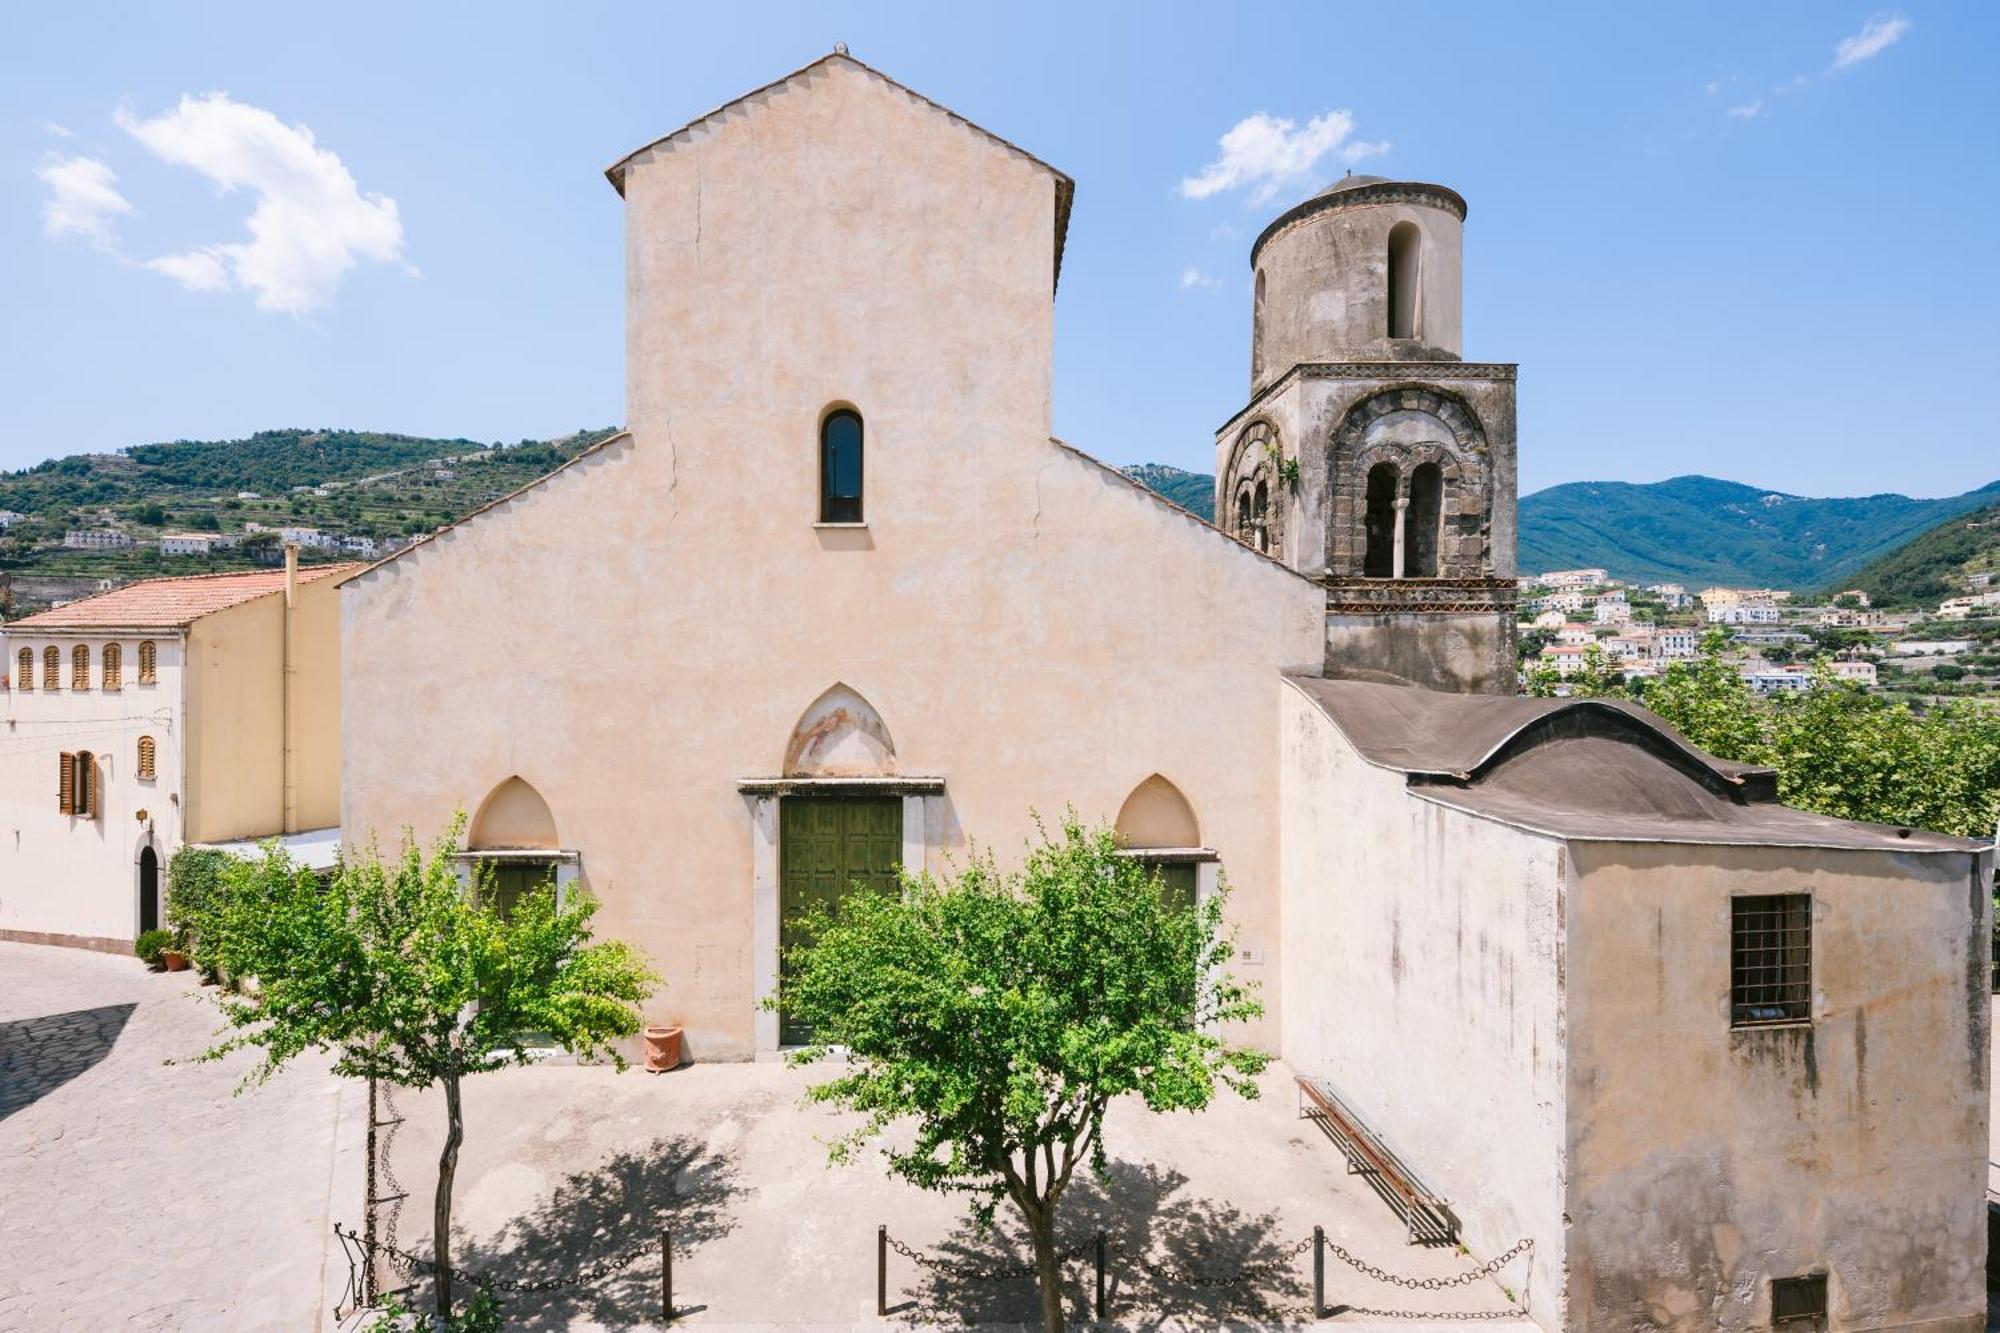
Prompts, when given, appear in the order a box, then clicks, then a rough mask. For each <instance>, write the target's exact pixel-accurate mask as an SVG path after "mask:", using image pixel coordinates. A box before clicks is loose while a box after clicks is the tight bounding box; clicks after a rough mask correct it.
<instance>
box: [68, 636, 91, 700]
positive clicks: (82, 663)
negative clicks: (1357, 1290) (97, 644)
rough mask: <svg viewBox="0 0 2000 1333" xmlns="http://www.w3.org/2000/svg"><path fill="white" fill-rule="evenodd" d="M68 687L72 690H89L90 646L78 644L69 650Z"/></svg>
mask: <svg viewBox="0 0 2000 1333" xmlns="http://www.w3.org/2000/svg"><path fill="white" fill-rule="evenodd" d="M69 687H70V688H71V689H73V690H87V689H89V688H90V645H89V644H85V643H79V644H78V645H77V646H76V647H74V648H72V649H70V650H69Z"/></svg>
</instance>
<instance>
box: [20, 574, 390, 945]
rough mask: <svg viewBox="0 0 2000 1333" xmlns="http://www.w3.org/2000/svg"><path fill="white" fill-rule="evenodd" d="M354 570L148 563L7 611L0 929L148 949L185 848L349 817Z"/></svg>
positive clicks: (328, 839) (36, 937) (23, 936)
mask: <svg viewBox="0 0 2000 1333" xmlns="http://www.w3.org/2000/svg"><path fill="white" fill-rule="evenodd" d="M355 568H356V566H352V565H347V566H340V565H323V566H319V567H316V568H311V569H305V570H300V569H297V568H296V566H295V565H294V566H288V567H287V569H285V570H283V571H275V570H274V571H269V572H253V573H243V574H216V575H203V576H197V577H191V578H189V577H182V578H164V579H149V580H145V581H143V582H139V583H133V584H128V585H127V586H125V587H123V588H119V589H117V590H115V591H112V592H107V593H103V594H101V595H99V596H95V597H90V598H86V599H84V600H82V601H78V602H72V603H70V604H69V605H67V606H63V607H59V608H57V609H55V610H51V611H45V612H42V613H40V614H38V615H32V616H28V617H26V618H24V619H21V620H16V621H13V622H10V623H8V624H7V625H5V626H4V627H0V646H4V652H5V658H4V660H5V661H6V662H7V664H8V667H9V670H8V680H7V685H8V688H7V695H6V701H5V702H6V728H7V730H6V734H7V736H8V737H9V742H8V744H7V745H6V746H5V747H4V748H0V820H3V821H4V823H3V824H0V837H4V839H5V840H4V841H0V883H3V884H4V885H5V888H4V891H0V939H12V940H27V941H31V942H44V943H62V944H71V945H80V946H83V947H88V948H95V949H104V950H110V951H113V952H129V950H130V949H131V946H132V940H133V939H134V938H135V937H136V936H137V935H138V934H139V933H140V932H142V931H145V930H150V929H153V928H154V927H156V926H159V925H161V924H163V922H164V915H163V913H164V900H163V896H162V895H163V894H164V891H165V885H166V881H165V869H166V863H167V861H168V860H169V859H171V857H172V856H173V854H174V852H175V851H177V850H178V849H179V848H180V847H182V846H184V845H186V844H189V843H227V842H237V843H242V844H243V845H244V848H245V850H246V851H247V850H248V849H249V846H250V844H251V843H252V842H254V840H256V839H260V838H265V837H282V836H288V835H293V834H298V833H300V832H302V831H307V830H313V829H330V828H331V827H332V826H335V825H337V824H338V822H339V766H340V756H339V730H340V727H339V719H340V689H339V666H338V663H339V618H338V614H337V613H338V604H337V602H336V601H335V598H334V586H335V584H336V583H337V582H338V580H339V576H340V575H342V574H346V573H351V572H352V571H353V570H354V569H355ZM321 841H322V842H323V843H324V844H325V845H327V846H331V844H332V842H333V841H334V840H333V838H332V836H331V835H330V834H328V835H325V836H324V837H323V838H322V839H321Z"/></svg>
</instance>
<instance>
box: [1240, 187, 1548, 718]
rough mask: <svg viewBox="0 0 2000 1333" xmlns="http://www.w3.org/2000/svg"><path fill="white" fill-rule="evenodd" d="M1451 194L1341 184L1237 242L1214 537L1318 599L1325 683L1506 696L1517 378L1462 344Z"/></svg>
mask: <svg viewBox="0 0 2000 1333" xmlns="http://www.w3.org/2000/svg"><path fill="white" fill-rule="evenodd" d="M1464 225H1465V200H1464V199H1462V198H1460V197H1459V195H1458V194H1457V193H1456V192H1454V191H1452V190H1448V189H1446V188H1445V187H1444V186H1442V185H1426V184H1422V183H1419V182H1415V181H1392V180H1385V179H1384V178H1382V177H1380V176H1348V177H1346V178H1345V179H1343V180H1340V181H1337V182H1335V183H1334V184H1333V185H1331V186H1329V187H1328V188H1326V189H1324V190H1322V191H1320V192H1319V193H1318V194H1316V195H1314V196H1313V197H1312V198H1310V199H1307V200H1306V201H1305V202H1304V203H1301V204H1298V205H1296V206H1294V207H1292V208H1290V209H1288V210H1286V211H1285V212H1284V213H1282V214H1280V215H1279V216H1278V218H1277V219H1276V220H1275V221H1273V222H1272V223H1271V225H1270V226H1268V227H1266V228H1265V229H1264V231H1263V234H1262V235H1260V236H1259V237H1258V238H1257V240H1256V243H1255V244H1253V245H1252V246H1251V247H1250V266H1251V268H1252V270H1253V271H1254V273H1255V275H1256V276H1255V288H1254V290H1255V309H1254V313H1253V315H1252V322H1251V332H1250V402H1249V405H1248V406H1247V407H1245V408H1244V409H1243V410H1242V411H1240V412H1238V413H1237V414H1236V415H1235V416H1234V417H1232V418H1230V420H1229V421H1228V422H1227V423H1226V424H1225V425H1224V426H1223V427H1222V429H1221V430H1220V431H1218V432H1217V433H1216V440H1215V459H1216V469H1215V471H1216V476H1215V485H1216V493H1215V516H1216V523H1217V524H1218V525H1219V526H1220V527H1222V528H1223V529H1224V530H1225V531H1228V532H1230V533H1232V534H1233V535H1235V536H1236V537H1237V538H1239V539H1240V540H1242V541H1245V542H1248V543H1250V544H1251V545H1254V546H1256V547H1258V548H1259V549H1260V550H1264V551H1267V552H1269V553H1270V554H1272V555H1273V556H1276V557H1277V558H1279V559H1281V560H1283V561H1284V562H1285V563H1286V564H1288V565H1290V566H1291V567H1292V568H1294V569H1296V570H1299V571H1300V572H1301V573H1304V574H1308V575H1311V576H1312V577H1314V578H1317V579H1319V580H1320V581H1321V582H1323V583H1324V584H1325V585H1326V670H1327V674H1328V675H1333V676H1365V677H1373V678H1376V679H1393V680H1400V681H1405V682H1408V683H1410V684H1415V685H1424V686H1428V687H1430V688H1432V689H1440V690H1452V691H1457V692H1461V693H1481V694H1511V693H1513V692H1514V688H1515V634H1514V603H1515V585H1514V508H1515V472H1514V375H1515V369H1516V368H1515V367H1514V366H1513V365H1512V364H1506V363H1491V362H1472V361H1466V360H1464V359H1463V358H1462V356H1461V354H1460V347H1461V325H1462V321H1461V305H1460V300H1461V292H1462V281H1461V276H1462V274H1461V256H1462V253H1463V236H1464Z"/></svg>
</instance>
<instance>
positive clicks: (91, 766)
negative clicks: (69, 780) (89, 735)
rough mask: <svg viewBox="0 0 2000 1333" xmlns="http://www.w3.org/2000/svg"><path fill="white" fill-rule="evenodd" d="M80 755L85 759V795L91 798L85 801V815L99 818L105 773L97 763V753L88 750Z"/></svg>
mask: <svg viewBox="0 0 2000 1333" xmlns="http://www.w3.org/2000/svg"><path fill="white" fill-rule="evenodd" d="M79 757H80V758H81V759H82V760H83V774H82V777H83V785H84V789H85V790H84V795H85V796H86V797H87V798H89V799H88V800H86V801H85V802H84V806H85V808H84V811H83V817H84V818H85V819H95V818H97V811H98V808H99V806H100V804H101V802H100V801H99V799H98V790H99V789H100V788H101V787H103V786H104V773H103V770H102V769H101V768H100V767H99V765H98V763H97V756H96V755H94V754H91V753H89V752H88V751H86V752H85V753H84V754H83V755H81V756H79Z"/></svg>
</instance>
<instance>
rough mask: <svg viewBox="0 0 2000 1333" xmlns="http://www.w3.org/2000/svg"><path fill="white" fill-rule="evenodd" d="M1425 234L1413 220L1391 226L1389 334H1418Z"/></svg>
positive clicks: (1401, 336)
mask: <svg viewBox="0 0 2000 1333" xmlns="http://www.w3.org/2000/svg"><path fill="white" fill-rule="evenodd" d="M1422 252H1423V234H1422V233H1421V232H1419V231H1418V230H1417V224H1416V223H1414V222H1398V223H1397V224H1396V225H1395V226H1393V227H1391V228H1390V229H1389V336H1390V337H1391V338H1414V337H1416V336H1417V270H1418V260H1419V258H1420V256H1421V255H1422Z"/></svg>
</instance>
